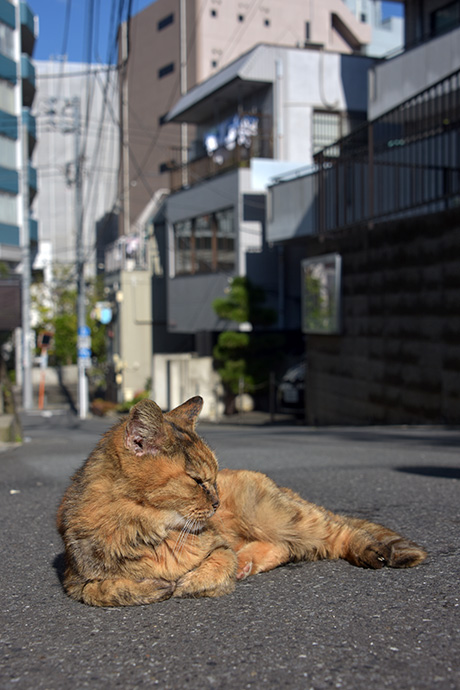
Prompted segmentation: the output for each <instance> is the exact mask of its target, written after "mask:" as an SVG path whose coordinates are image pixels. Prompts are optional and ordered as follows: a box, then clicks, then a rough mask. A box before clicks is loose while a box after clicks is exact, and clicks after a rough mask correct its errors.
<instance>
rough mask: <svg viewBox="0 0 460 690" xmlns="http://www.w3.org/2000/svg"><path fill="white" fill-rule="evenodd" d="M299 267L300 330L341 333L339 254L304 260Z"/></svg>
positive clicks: (340, 260) (340, 272) (340, 263)
mask: <svg viewBox="0 0 460 690" xmlns="http://www.w3.org/2000/svg"><path fill="white" fill-rule="evenodd" d="M301 266H302V269H301V270H302V331H303V332H304V333H322V334H336V333H340V326H341V299H340V298H341V291H342V286H341V278H342V257H341V256H340V255H339V254H324V255H322V256H317V257H315V258H312V259H304V260H303V261H302V264H301Z"/></svg>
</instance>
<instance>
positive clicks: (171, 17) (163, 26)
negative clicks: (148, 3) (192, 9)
mask: <svg viewBox="0 0 460 690" xmlns="http://www.w3.org/2000/svg"><path fill="white" fill-rule="evenodd" d="M173 21H174V14H168V16H167V17H165V18H164V19H160V21H159V22H158V24H157V29H158V31H161V30H162V29H166V27H167V26H169V25H170V24H172V23H173Z"/></svg>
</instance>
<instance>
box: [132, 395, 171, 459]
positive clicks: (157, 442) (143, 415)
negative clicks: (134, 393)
mask: <svg viewBox="0 0 460 690" xmlns="http://www.w3.org/2000/svg"><path fill="white" fill-rule="evenodd" d="M124 440H125V447H126V448H127V449H128V450H130V451H132V452H133V453H135V455H137V456H142V455H146V454H147V453H148V454H150V455H156V454H157V453H159V452H160V450H161V447H162V444H163V442H164V441H165V433H164V420H163V413H162V411H161V409H160V408H159V406H158V405H157V404H156V403H155V402H153V400H141V401H140V402H138V403H137V404H136V405H134V406H133V407H132V408H131V411H130V413H129V417H128V421H127V422H126V429H125V439H124Z"/></svg>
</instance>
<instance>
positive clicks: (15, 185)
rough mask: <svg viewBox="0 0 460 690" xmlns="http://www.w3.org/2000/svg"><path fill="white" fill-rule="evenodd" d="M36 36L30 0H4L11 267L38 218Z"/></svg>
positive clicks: (2, 189) (6, 228) (0, 251)
mask: <svg viewBox="0 0 460 690" xmlns="http://www.w3.org/2000/svg"><path fill="white" fill-rule="evenodd" d="M36 36H37V25H36V20H35V17H34V15H33V13H32V12H31V10H30V8H29V6H28V5H27V3H25V2H18V1H15V2H8V1H7V0H1V1H0V261H2V262H4V263H5V264H6V265H7V267H9V269H10V270H11V271H15V270H18V268H19V266H20V263H21V260H22V253H21V246H25V245H30V248H31V250H32V252H33V251H34V250H36V246H37V222H36V221H35V220H34V219H32V218H31V216H30V204H31V202H32V200H33V199H34V197H35V194H36V192H37V175H36V171H35V169H34V168H33V167H32V166H31V165H30V157H31V155H32V153H33V150H34V147H35V143H36V124H35V119H34V117H33V116H32V115H31V112H30V109H31V106H32V103H33V100H34V96H35V70H34V67H33V64H32V62H31V57H32V53H33V49H34V43H35V39H36ZM24 167H27V170H26V173H27V174H24ZM26 185H27V187H28V189H25V188H24V187H25V186H26ZM24 197H27V199H26V200H24Z"/></svg>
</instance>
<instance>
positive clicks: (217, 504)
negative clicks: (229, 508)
mask: <svg viewBox="0 0 460 690" xmlns="http://www.w3.org/2000/svg"><path fill="white" fill-rule="evenodd" d="M211 505H212V507H213V508H214V510H217V508H218V507H219V506H220V501H219V499H218V498H217V496H216V498H215V499H214V500H213V502H212V503H211Z"/></svg>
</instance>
